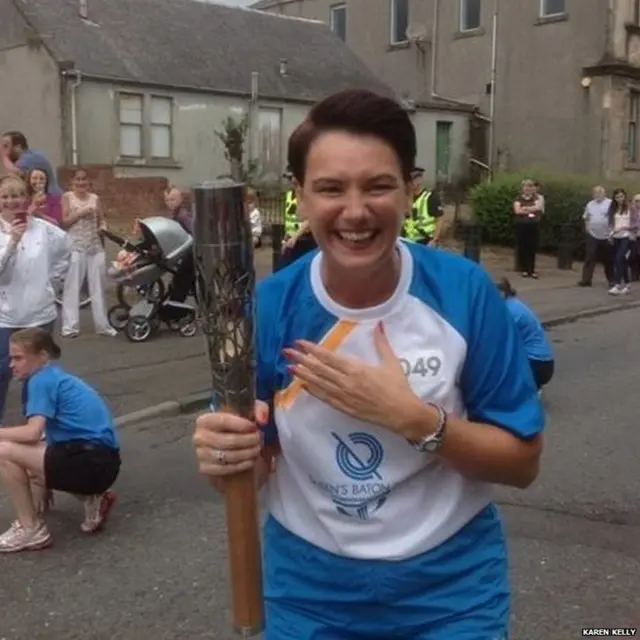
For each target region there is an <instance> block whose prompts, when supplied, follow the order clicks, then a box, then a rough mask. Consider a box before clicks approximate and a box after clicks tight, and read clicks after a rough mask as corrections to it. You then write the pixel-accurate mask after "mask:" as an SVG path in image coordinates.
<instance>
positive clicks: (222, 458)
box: [214, 449, 227, 467]
mask: <svg viewBox="0 0 640 640" xmlns="http://www.w3.org/2000/svg"><path fill="white" fill-rule="evenodd" d="M214 458H215V460H216V463H217V464H219V465H220V466H222V467H224V466H225V465H226V464H227V454H226V453H225V452H224V451H222V450H221V449H216V451H215V453H214Z"/></svg>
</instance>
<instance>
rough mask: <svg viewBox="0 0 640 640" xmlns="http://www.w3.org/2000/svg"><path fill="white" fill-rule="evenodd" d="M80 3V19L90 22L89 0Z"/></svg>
mask: <svg viewBox="0 0 640 640" xmlns="http://www.w3.org/2000/svg"><path fill="white" fill-rule="evenodd" d="M79 3H80V7H79V13H80V17H81V18H82V19H83V20H88V19H89V7H88V6H87V0H79Z"/></svg>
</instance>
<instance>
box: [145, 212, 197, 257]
mask: <svg viewBox="0 0 640 640" xmlns="http://www.w3.org/2000/svg"><path fill="white" fill-rule="evenodd" d="M138 224H139V225H140V233H141V234H142V237H143V239H144V241H145V243H148V244H150V245H153V246H157V247H159V248H160V250H161V251H162V253H163V255H164V258H165V259H166V260H171V259H173V258H179V257H182V256H183V255H184V254H185V253H186V252H187V251H190V250H191V247H192V246H193V238H192V237H191V236H190V235H189V234H188V233H187V232H186V231H185V230H184V228H183V227H182V225H181V224H180V223H179V222H176V221H175V220H172V219H171V218H164V217H162V216H152V217H150V218H143V219H142V220H139V221H138Z"/></svg>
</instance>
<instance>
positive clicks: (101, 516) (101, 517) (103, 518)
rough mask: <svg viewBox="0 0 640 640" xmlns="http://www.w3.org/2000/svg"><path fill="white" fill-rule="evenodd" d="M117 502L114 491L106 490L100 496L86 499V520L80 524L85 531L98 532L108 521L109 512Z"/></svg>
mask: <svg viewBox="0 0 640 640" xmlns="http://www.w3.org/2000/svg"><path fill="white" fill-rule="evenodd" d="M115 502H116V494H115V492H114V491H105V492H104V493H103V494H102V495H100V496H91V497H89V498H85V500H84V522H83V523H82V524H81V525H80V529H82V532H83V533H97V532H98V531H100V529H102V527H103V526H104V525H105V523H106V522H107V518H108V517H109V512H110V511H111V509H112V507H113V505H114V504H115Z"/></svg>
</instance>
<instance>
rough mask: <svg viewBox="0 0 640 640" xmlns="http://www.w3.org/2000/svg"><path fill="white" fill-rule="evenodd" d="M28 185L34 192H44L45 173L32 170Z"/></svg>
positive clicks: (45, 186)
mask: <svg viewBox="0 0 640 640" xmlns="http://www.w3.org/2000/svg"><path fill="white" fill-rule="evenodd" d="M29 185H30V186H31V188H32V189H33V192H34V193H44V192H45V191H46V190H47V174H46V173H45V172H44V171H38V170H37V169H36V170H35V171H32V172H31V175H30V176H29Z"/></svg>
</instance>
